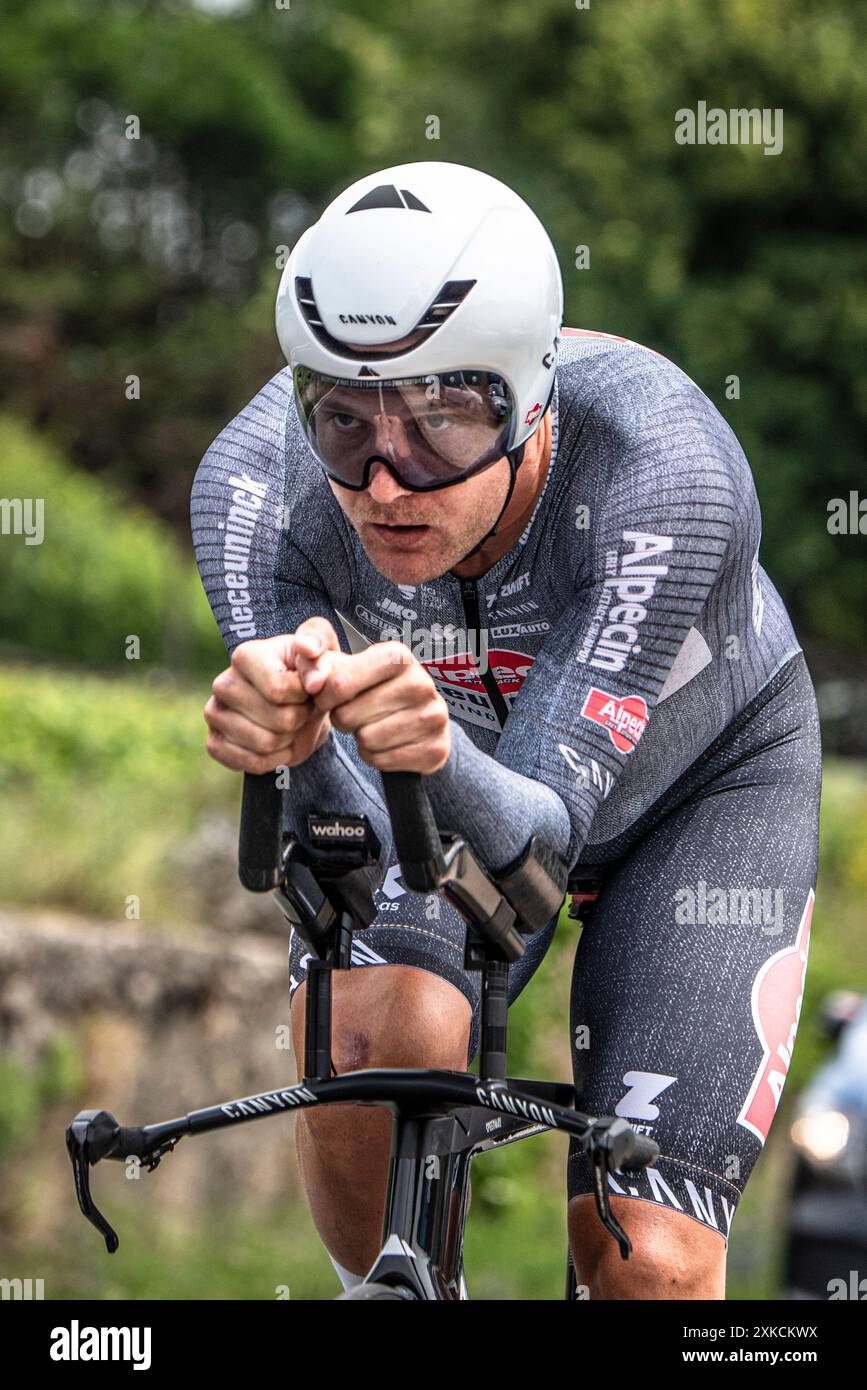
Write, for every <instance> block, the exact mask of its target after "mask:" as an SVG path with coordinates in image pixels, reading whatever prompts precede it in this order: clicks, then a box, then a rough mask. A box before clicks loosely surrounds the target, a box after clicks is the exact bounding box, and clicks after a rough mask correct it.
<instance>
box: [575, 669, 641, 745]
mask: <svg viewBox="0 0 867 1390" xmlns="http://www.w3.org/2000/svg"><path fill="white" fill-rule="evenodd" d="M581 713H582V714H583V716H584V718H585V719H592V720H593V723H594V724H601V725H602V727H603V729H607V731H608V737H609V738H610V739H611V742H612V743H613V744H614V747H615V748H616V749H617V750H618V752H620V753H631V752H632V750H633V748H634V747H635V745H636V743H637V742H638V740H639V739H640V738H641V735H642V734H643V733H644V730H645V727H646V725H647V702H646V701H645V700H642V698H641V696H640V695H626V696H624V698H623V699H622V700H621V699H620V698H619V697H618V696H617V695H609V693H608V691H607V690H597V689H596V687H595V685H594V686H591V687H590V693H589V694H588V696H587V699H586V700H585V701H584V708H583V709H582V711H581Z"/></svg>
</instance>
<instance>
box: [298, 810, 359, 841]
mask: <svg viewBox="0 0 867 1390" xmlns="http://www.w3.org/2000/svg"><path fill="white" fill-rule="evenodd" d="M307 829H308V831H309V833H310V839H311V840H312V841H313V845H314V847H316V846H318V845H328V846H329V847H330V846H333V845H335V844H340V845H359V844H362V843H363V842H364V841H365V840H366V839H367V832H368V829H369V826H368V824H367V821H366V820H365V818H364V816H313V815H310V816H308V817H307Z"/></svg>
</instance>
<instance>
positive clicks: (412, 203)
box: [346, 183, 430, 217]
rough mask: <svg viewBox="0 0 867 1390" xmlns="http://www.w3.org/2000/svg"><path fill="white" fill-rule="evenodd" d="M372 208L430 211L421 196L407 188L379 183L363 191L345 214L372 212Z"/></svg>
mask: <svg viewBox="0 0 867 1390" xmlns="http://www.w3.org/2000/svg"><path fill="white" fill-rule="evenodd" d="M374 208H400V209H401V210H402V211H403V212H430V208H427V207H425V205H424V203H423V202H422V200H421V198H417V197H416V196H415V194H414V193H410V191H409V189H408V188H401V189H400V190H399V191H398V189H396V188H395V186H394V184H393V183H380V184H378V185H377V186H376V188H372V189H371V190H370V192H369V193H365V195H364V197H363V198H359V200H358V202H357V203H354V204H353V205H352V207H351V208H349V209H348V211H347V213H346V216H347V217H348V216H349V214H350V213H351V212H372V211H373V210H374Z"/></svg>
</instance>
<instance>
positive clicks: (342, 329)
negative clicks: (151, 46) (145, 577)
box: [192, 162, 820, 1298]
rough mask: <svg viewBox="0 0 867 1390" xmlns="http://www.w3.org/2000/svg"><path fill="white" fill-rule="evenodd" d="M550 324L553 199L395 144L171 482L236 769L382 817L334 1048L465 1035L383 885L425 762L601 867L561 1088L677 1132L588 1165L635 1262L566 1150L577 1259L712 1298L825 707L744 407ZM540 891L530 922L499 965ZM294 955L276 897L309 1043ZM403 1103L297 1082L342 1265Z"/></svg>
mask: <svg viewBox="0 0 867 1390" xmlns="http://www.w3.org/2000/svg"><path fill="white" fill-rule="evenodd" d="M562 322H563V291H562V282H561V276H560V271H559V267H558V263H557V257H556V254H555V252H554V249H553V247H552V245H551V242H550V240H549V238H548V236H547V234H546V232H545V230H544V228H543V227H542V225H541V223H540V222H539V220H538V219H537V217H536V216H535V214H534V213H533V212H532V211H531V209H530V208H529V207H528V206H527V205H526V203H524V202H523V200H522V199H521V198H519V197H518V196H517V195H516V194H515V193H514V192H513V191H512V190H510V189H509V188H507V187H506V186H504V185H503V184H502V183H500V182H498V181H497V180H495V179H493V178H491V177H489V176H488V175H487V174H484V173H482V172H480V171H478V170H474V169H471V168H468V167H465V166H461V165H454V164H446V163H439V162H424V163H417V164H408V165H402V166H398V167H395V168H390V169H386V170H382V171H379V172H377V173H375V174H371V175H369V176H367V177H365V178H363V179H360V180H359V181H358V182H356V183H354V184H353V185H352V186H351V187H350V188H348V189H347V190H345V191H344V192H343V193H341V194H340V195H339V197H337V198H336V199H335V200H334V202H333V203H332V204H331V205H330V206H329V207H328V208H327V209H326V210H325V212H324V213H323V215H322V216H321V218H320V219H319V221H318V222H317V223H316V224H315V225H314V226H312V227H311V228H309V229H308V230H307V231H306V232H305V233H304V234H303V236H302V237H301V238H300V240H299V241H298V243H297V245H296V246H295V248H294V250H293V252H292V254H291V256H290V258H289V260H288V263H287V265H286V268H285V271H284V273H283V277H282V282H281V285H280V290H279V295H278V301H277V327H278V335H279V338H280V342H281V345H282V347H283V350H284V353H285V355H286V357H287V361H288V363H289V367H288V369H284V370H282V371H280V372H278V373H277V374H276V375H275V376H274V377H273V378H272V380H271V381H269V382H268V383H267V385H266V386H265V387H264V388H263V389H262V390H261V391H260V392H259V393H258V395H257V396H256V397H255V398H254V399H253V400H252V401H251V402H250V403H249V404H248V405H247V406H246V407H245V408H244V409H243V410H242V411H241V412H240V414H239V415H238V416H237V417H236V418H235V419H234V420H233V421H232V422H231V424H229V425H228V426H227V427H226V428H225V429H224V430H223V431H222V433H221V434H220V435H219V436H218V438H217V439H216V440H215V442H214V443H213V444H212V446H211V447H210V449H209V450H208V451H207V453H206V455H205V457H204V459H203V461H202V463H201V466H200V468H199V471H198V473H197V476H196V481H195V484H194V489H193V499H192V512H193V532H194V541H195V547H196V554H197V559H198V564H199V568H200V572H201V575H202V579H203V582H204V585H205V588H206V591H207V593H208V596H209V599H210V602H211V605H212V607H213V610H214V613H215V616H216V619H217V621H218V623H219V625H220V629H221V631H222V633H223V636H224V638H225V641H226V645H227V648H228V650H229V651H230V653H231V664H230V666H229V668H228V669H227V670H226V671H224V672H222V673H221V674H220V675H219V676H218V677H217V679H216V680H215V682H214V686H213V695H212V697H211V699H210V700H209V701H208V704H207V706H206V709H205V717H206V720H207V724H208V727H209V733H208V744H207V746H208V751H209V752H210V754H211V756H213V757H214V758H216V759H217V760H218V761H219V762H221V763H223V764H225V765H226V766H227V767H230V768H234V769H244V770H247V771H251V772H260V773H261V772H265V771H269V770H271V769H273V768H275V767H278V766H282V767H288V768H291V772H290V773H289V774H288V777H289V784H290V785H289V794H288V797H287V799H286V800H287V815H289V816H291V817H292V818H293V820H294V824H295V828H296V830H297V833H298V834H299V835H300V836H301V837H302V839H303V838H304V819H303V813H304V811H305V809H307V810H311V809H318V810H339V811H342V812H347V813H362V814H366V815H367V816H368V818H369V819H370V820H371V822H372V824H373V825H374V828H375V830H376V832H377V834H378V836H379V839H380V841H381V843H382V846H383V851H382V857H381V860H380V862H379V864H378V866H377V876H376V884H377V895H376V901H377V907H378V913H377V917H376V920H375V922H374V923H373V925H372V926H371V927H370V928H368V929H367V930H365V931H364V932H361V933H359V934H357V936H356V938H355V944H354V950H353V961H354V963H355V964H356V965H357V966H361V967H371V968H362V969H353V970H352V971H350V972H347V973H346V974H345V975H342V976H341V975H338V976H337V978H336V979H335V995H334V1057H333V1065H334V1067H335V1069H336V1070H337V1072H342V1071H344V1070H351V1069H356V1068H360V1067H365V1066H410V1067H443V1068H446V1069H457V1070H465V1069H466V1067H467V1065H468V1062H469V1061H470V1060H471V1059H472V1057H473V1056H474V1055H475V1051H476V1049H477V1045H478V1005H479V998H478V990H479V976H478V974H477V973H473V972H468V971H465V970H464V968H463V934H464V924H463V921H462V920H461V919H460V917H459V916H458V914H457V913H456V912H455V911H454V910H453V909H452V908H451V907H450V906H449V905H448V904H447V903H445V902H441V901H440V900H439V899H438V898H436V897H430V898H428V897H425V895H422V894H417V893H413V892H410V891H407V890H406V889H405V887H404V885H402V884H401V881H400V874H399V866H397V865H396V862H395V858H394V854H393V849H392V846H391V839H390V828H389V824H388V821H387V817H386V814H385V803H384V799H383V794H382V784H381V781H380V778H379V773H380V772H382V771H390V770H410V771H417V772H423V773H427V774H429V776H428V777H427V786H428V789H429V793H430V798H431V803H432V805H433V808H434V812H435V814H436V816H437V820H438V823H439V824H440V826H442V827H443V828H448V829H451V830H456V831H459V832H460V833H462V834H464V835H466V837H467V839H468V840H469V842H470V843H471V844H472V845H473V847H474V848H475V849H476V851H477V852H478V853H479V855H480V857H481V858H482V859H483V860H484V862H485V863H486V864H487V865H488V867H489V868H490V869H491V871H492V872H497V871H499V870H502V869H503V868H505V867H507V866H508V865H509V864H512V863H514V862H515V861H516V860H517V859H518V857H519V856H520V855H521V853H522V852H523V851H524V849H525V847H526V845H527V843H528V841H529V839H530V837H531V835H533V834H534V833H535V834H537V835H539V836H540V837H541V838H542V839H543V840H544V841H545V842H546V843H547V845H548V846H549V847H550V848H551V849H552V850H553V851H555V852H556V853H557V854H559V855H560V856H561V857H562V858H563V859H564V860H565V861H566V863H567V865H568V867H569V869H570V870H571V871H572V872H573V875H574V876H575V877H577V878H579V879H581V880H584V879H588V880H592V881H593V882H595V883H596V884H597V885H600V886H599V887H598V898H597V901H596V910H595V915H594V918H593V921H592V925H591V926H589V927H588V928H587V929H586V930H585V931H584V932H583V934H582V936H581V940H580V944H579V947H578V949H577V952H576V956H575V963H574V969H573V980H572V998H571V1010H570V1013H571V1017H570V1021H569V1026H570V1038H571V1042H572V1057H573V1064H574V1078H575V1084H576V1087H577V1091H578V1103H579V1106H580V1107H581V1108H582V1109H584V1110H587V1111H589V1112H590V1113H596V1114H612V1113H614V1114H617V1115H620V1116H623V1117H625V1118H627V1119H628V1120H630V1121H631V1122H632V1123H633V1124H634V1125H635V1126H636V1127H637V1128H639V1129H640V1130H641V1131H643V1132H645V1133H648V1134H650V1135H651V1136H652V1137H653V1138H654V1139H656V1141H657V1142H658V1143H659V1145H660V1151H661V1152H660V1157H659V1159H658V1161H657V1162H656V1164H655V1165H654V1167H653V1168H652V1169H649V1170H647V1171H644V1172H642V1173H641V1174H639V1175H628V1176H627V1175H621V1174H618V1175H614V1176H613V1177H612V1178H611V1180H610V1183H611V1190H612V1193H613V1197H612V1205H613V1208H614V1210H615V1212H616V1214H617V1215H618V1216H619V1217H620V1219H621V1220H622V1222H623V1224H624V1225H625V1227H626V1229H627V1230H628V1232H629V1234H630V1236H631V1237H632V1240H633V1244H634V1257H633V1259H632V1260H631V1261H630V1262H628V1263H624V1262H622V1261H621V1259H620V1257H619V1253H618V1250H617V1247H616V1245H615V1243H614V1242H613V1241H612V1240H611V1238H610V1237H609V1236H608V1235H607V1233H606V1232H605V1231H604V1229H603V1228H602V1226H601V1224H600V1223H599V1222H598V1220H597V1218H596V1215H595V1211H594V1199H593V1196H592V1178H591V1173H590V1170H589V1168H588V1166H587V1164H586V1162H585V1160H584V1159H583V1157H582V1155H580V1153H577V1152H575V1151H574V1149H573V1150H570V1155H569V1161H568V1166H567V1189H568V1197H569V1209H568V1211H569V1234H570V1243H571V1248H572V1252H573V1257H574V1260H575V1264H576V1272H577V1277H578V1282H579V1284H584V1285H586V1286H587V1287H588V1289H589V1292H590V1296H591V1297H601V1298H708V1297H709V1298H722V1297H724V1288H725V1252H726V1248H727V1240H728V1235H729V1231H730V1227H731V1221H732V1217H733V1215H734V1212H735V1209H736V1207H737V1203H738V1200H739V1198H740V1195H741V1193H742V1191H743V1189H744V1185H745V1183H746V1181H747V1179H748V1177H749V1174H750V1171H751V1169H752V1167H753V1164H754V1162H755V1159H756V1157H757V1156H758V1153H759V1152H760V1150H761V1147H762V1145H763V1143H764V1141H765V1139H766V1137H767V1133H768V1128H769V1126H770V1123H771V1121H772V1119H773V1116H774V1112H775V1109H776V1106H777V1103H778V1101H779V1096H780V1091H781V1088H782V1085H783V1082H784V1080H785V1075H786V1070H787V1067H788V1063H789V1058H790V1055H791V1048H792V1044H793V1041H794V1035H795V1029H796V1026H797V1018H798V1012H799V1009H800V1002H801V997H802V993H803V984H804V974H805V969H806V959H807V946H808V938H809V926H810V914H811V909H812V902H813V887H814V883H815V876H816V868H817V818H818V802H819V788H820V747H819V734H818V723H817V717H816V707H815V701H814V696H813V691H812V686H811V682H810V678H809V674H808V672H807V668H806V665H805V661H804V657H803V654H802V652H801V649H800V647H799V645H798V642H797V639H796V637H795V635H794V633H793V631H792V627H791V625H790V622H789V619H788V617H787V615H786V612H785V609H784V607H783V604H782V602H781V600H780V598H779V596H778V594H777V592H776V590H775V589H774V587H773V585H772V584H771V582H770V580H769V578H768V576H767V574H766V573H765V572H764V570H763V568H762V567H761V565H760V564H759V561H758V548H759V538H760V515H759V507H758V502H757V499H756V494H755V490H754V486H753V481H752V477H751V473H750V470H749V465H748V463H747V460H746V458H745V457H744V454H743V452H742V450H741V448H740V446H739V444H738V442H737V440H736V438H735V436H734V434H733V433H732V431H731V429H730V428H729V426H728V425H727V424H726V422H725V421H724V420H723V418H722V417H721V416H720V414H719V413H718V412H717V410H716V409H715V407H714V406H713V405H712V404H711V402H710V401H709V400H708V399H707V397H706V396H705V395H704V394H703V393H702V392H701V391H700V390H699V388H698V387H697V386H696V385H695V384H694V383H693V382H692V381H691V380H690V379H689V378H688V377H687V376H686V375H685V374H684V373H683V372H682V371H680V370H679V369H678V368H677V367H676V366H674V365H673V364H672V363H670V362H669V361H667V360H666V359H665V358H663V357H662V356H660V355H658V354H657V353H655V352H652V351H650V350H648V349H646V348H644V347H641V346H639V345H637V344H635V343H632V342H629V341H627V340H624V339H622V338H616V337H613V336H611V335H608V334H602V333H592V332H583V331H574V330H569V329H566V330H563V329H562ZM555 926H556V921H552V922H550V923H549V924H548V925H547V926H546V927H545V928H544V929H543V930H541V931H538V932H536V933H535V934H534V935H533V936H531V937H529V938H528V940H527V950H526V953H525V955H524V957H523V958H522V959H521V961H520V962H518V963H517V964H516V965H513V966H512V968H511V971H510V998H511V999H514V998H515V997H516V996H517V995H518V994H519V993H520V991H521V990H522V989H523V988H524V987H525V985H526V984H527V983H528V981H529V979H530V978H531V976H532V974H533V972H534V971H535V970H536V969H537V968H538V966H539V964H540V962H541V960H542V958H543V956H544V953H545V951H546V949H547V947H548V945H549V944H550V941H551V938H552V936H553V933H554V929H555ZM307 960H308V957H307V955H306V952H305V946H304V943H303V941H301V940H300V939H299V938H298V937H297V934H296V935H295V936H294V937H293V939H292V942H291V945H290V976H291V978H290V988H291V997H292V1003H293V1008H292V1019H293V1030H294V1038H295V1044H296V1056H300V1055H301V1038H302V1036H303V1016H304V1010H303V998H304V993H305V973H306V964H307ZM565 1023H566V1020H565V1019H564V1027H565ZM389 1130H390V1116H389V1115H388V1113H387V1112H385V1111H383V1110H381V1109H370V1110H368V1109H367V1108H363V1109H361V1110H359V1109H358V1108H356V1107H336V1108H328V1109H323V1110H322V1111H314V1112H312V1113H311V1114H310V1115H299V1116H298V1118H297V1136H298V1155H299V1163H300V1168H301V1173H302V1178H303V1182H304V1184H305V1187H306V1191H307V1194H308V1199H309V1201H310V1204H311V1210H312V1214H313V1217H314V1220H315V1222H316V1225H317V1229H318V1230H319V1233H320V1235H321V1237H322V1239H323V1241H324V1243H325V1245H326V1247H327V1249H328V1251H329V1253H330V1255H331V1258H332V1261H333V1262H334V1264H335V1267H336V1268H337V1270H338V1273H339V1274H340V1277H341V1279H342V1280H343V1282H344V1284H345V1285H346V1286H347V1287H348V1286H349V1285H350V1284H353V1283H358V1282H359V1281H360V1279H361V1278H362V1277H363V1275H364V1273H365V1272H366V1271H367V1269H368V1268H369V1267H370V1265H371V1264H372V1262H373V1259H374V1257H375V1255H376V1253H377V1250H378V1245H379V1235H380V1230H381V1219H382V1211H383V1203H384V1199H385V1182H386V1171H387V1160H388V1141H389Z"/></svg>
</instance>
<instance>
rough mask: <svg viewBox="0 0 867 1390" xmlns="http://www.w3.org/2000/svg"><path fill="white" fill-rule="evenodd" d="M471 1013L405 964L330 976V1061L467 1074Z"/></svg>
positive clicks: (299, 1004)
mask: <svg viewBox="0 0 867 1390" xmlns="http://www.w3.org/2000/svg"><path fill="white" fill-rule="evenodd" d="M306 989H307V986H306V983H305V984H302V985H300V986H299V988H298V989H297V990H296V992H295V996H294V998H293V1002H292V1031H293V1042H294V1046H295V1055H296V1059H297V1061H298V1067H299V1075H300V1072H301V1069H302V1067H303V1050H304V1005H305V997H304V996H305V995H306ZM471 1022H472V1011H471V1009H470V1004H469V1001H468V1000H467V998H466V997H465V996H464V995H463V994H462V993H461V991H460V990H459V989H457V988H456V987H455V986H454V985H453V984H451V983H450V982H449V981H448V980H444V979H442V978H441V976H439V975H434V974H432V973H431V972H430V971H429V970H420V969H417V968H415V967H414V966H408V965H377V966H366V967H364V968H356V969H353V970H348V971H335V972H334V980H333V989H332V1010H331V1058H332V1061H333V1064H334V1069H335V1071H336V1072H337V1073H338V1074H340V1075H342V1074H343V1073H344V1072H348V1071H361V1070H363V1069H364V1068H367V1067H431V1068H438V1069H443V1070H446V1071H465V1070H466V1066H467V1052H468V1048H469V1038H470V1026H471Z"/></svg>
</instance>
